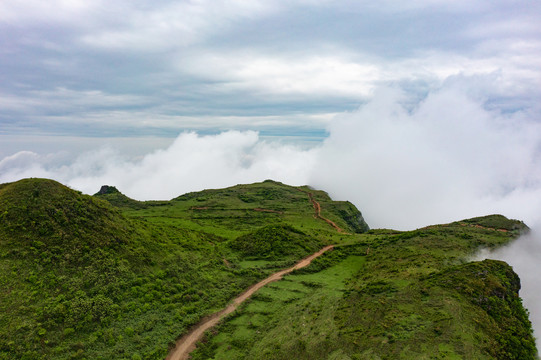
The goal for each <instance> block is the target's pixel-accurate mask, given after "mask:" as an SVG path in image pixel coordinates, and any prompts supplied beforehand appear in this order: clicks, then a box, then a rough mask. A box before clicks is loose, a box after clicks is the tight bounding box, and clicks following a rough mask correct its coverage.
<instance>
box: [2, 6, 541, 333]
mask: <svg viewBox="0 0 541 360" xmlns="http://www.w3.org/2000/svg"><path fill="white" fill-rule="evenodd" d="M540 59H541V2H539V1H514V0H501V1H489V0H468V1H463V0H454V1H450V0H445V1H444V0H411V1H407V2H404V1H391V0H382V1H377V2H375V1H362V0H356V1H350V0H344V1H340V2H336V1H326V0H319V1H316V0H288V1H283V0H274V1H273V0H265V1H263V0H250V1H241V0H229V1H220V0H214V1H206V0H193V1H178V0H177V1H168V0H153V1H150V0H130V1H127V0H116V1H114V2H111V1H107V2H106V1H105V0H94V1H86V0H85V1H83V0H69V1H67V0H50V1H46V2H44V1H37V0H18V1H2V2H0V182H9V181H15V180H18V179H21V178H25V177H47V178H52V179H56V180H58V181H60V182H62V183H64V184H66V185H69V186H70V187H72V188H74V189H77V190H81V191H83V192H84V193H87V194H93V193H95V192H97V191H98V190H99V188H100V186H101V185H104V184H108V185H113V186H117V187H118V188H119V189H120V190H121V191H122V192H123V193H125V194H127V195H128V196H131V197H133V198H136V199H140V200H146V199H171V198H173V197H176V196H178V195H180V194H183V193H186V192H189V191H197V190H202V189H205V188H219V187H226V186H231V185H235V184H238V183H251V182H255V181H262V180H265V179H274V180H278V181H282V182H285V183H288V184H291V185H303V184H308V185H311V186H314V187H316V188H319V189H323V190H326V191H327V192H328V193H329V194H330V195H331V196H332V197H333V198H334V199H336V200H349V201H351V202H353V203H354V204H355V205H356V206H357V207H358V208H359V209H360V210H361V211H362V213H363V215H364V217H365V219H366V220H367V222H368V224H369V225H370V226H371V227H373V228H376V227H386V228H395V229H402V230H409V229H415V228H419V227H422V226H427V225H431V224H435V223H446V222H451V221H455V220H459V219H464V218H469V217H474V216H481V215H486V214H492V213H501V214H503V215H506V216H508V217H510V218H518V219H521V220H524V221H525V222H526V223H527V224H528V225H529V226H530V227H532V228H534V229H537V230H539V229H541V101H539V100H540V99H541V66H540V64H541V61H540ZM539 233H541V232H539V231H536V232H534V234H539ZM532 239H534V240H532ZM516 243H517V244H518V245H513V246H517V247H518V248H513V247H511V248H509V249H508V250H505V251H508V252H507V253H505V254H503V255H502V254H497V255H498V256H500V257H505V258H509V259H511V260H510V263H511V264H512V265H513V263H514V264H517V265H516V269H520V268H522V269H530V268H528V267H527V266H523V265H524V264H522V265H521V262H524V263H526V262H525V261H527V264H531V266H533V267H534V268H535V269H537V270H536V271H535V273H539V271H541V269H539V265H536V262H535V259H537V254H541V240H540V239H539V238H538V237H536V236H533V237H530V238H528V240H524V241H522V242H520V241H517V242H516ZM526 245H527V246H528V249H530V247H533V248H535V249H536V250H535V251H529V250H528V251H526V252H525V251H521V249H524V247H525V246H526ZM525 253H528V254H529V257H521V256H516V254H525ZM517 259H518V260H517ZM513 266H515V265H513ZM526 271H529V272H530V273H531V269H530V270H526ZM519 275H521V277H522V274H519ZM527 284H528V285H527V287H528V289H529V290H525V291H526V292H525V294H532V293H533V292H535V291H537V289H538V288H539V281H537V280H536V279H533V280H527ZM532 284H533V285H532ZM532 289H533V290H532ZM530 298H531V297H530ZM533 303H538V301H530V304H533ZM534 312H535V313H536V314H541V310H537V309H535V310H534ZM536 316H537V318H538V319H540V320H541V316H540V315H536ZM540 322H541V321H537V325H536V327H537V328H539V329H540V330H538V332H541V324H539V323H540Z"/></svg>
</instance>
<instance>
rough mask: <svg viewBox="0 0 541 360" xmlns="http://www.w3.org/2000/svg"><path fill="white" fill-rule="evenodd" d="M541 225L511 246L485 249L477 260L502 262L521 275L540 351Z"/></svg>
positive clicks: (521, 291) (522, 293)
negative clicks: (540, 264)
mask: <svg viewBox="0 0 541 360" xmlns="http://www.w3.org/2000/svg"><path fill="white" fill-rule="evenodd" d="M540 230H541V224H539V223H537V224H536V226H535V228H534V229H533V230H532V231H531V232H530V233H528V234H526V235H523V236H521V237H520V238H519V239H517V240H515V241H514V242H513V243H511V244H510V245H508V246H506V247H504V248H501V249H497V250H495V251H488V250H483V251H481V252H480V253H479V254H478V255H477V256H476V258H475V260H483V259H495V260H502V261H505V262H506V263H508V264H509V265H511V266H512V267H513V270H514V271H515V272H516V273H517V274H518V275H519V277H520V283H521V290H520V297H521V298H522V299H523V301H524V306H525V307H526V309H528V311H529V313H530V321H531V322H532V325H533V328H534V336H536V338H537V348H538V349H539V348H541V338H540V336H541V292H540V291H539V289H540V288H541V281H540V280H539V258H540V257H541V232H540Z"/></svg>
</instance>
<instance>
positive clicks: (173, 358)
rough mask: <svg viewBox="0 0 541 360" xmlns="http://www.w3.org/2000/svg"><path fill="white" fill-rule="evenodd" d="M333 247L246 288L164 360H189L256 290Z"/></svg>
mask: <svg viewBox="0 0 541 360" xmlns="http://www.w3.org/2000/svg"><path fill="white" fill-rule="evenodd" d="M333 247H334V245H328V246H325V247H324V248H323V249H321V250H319V251H318V252H316V253H314V254H312V255H310V256H308V257H306V258H304V259H302V260H301V261H299V262H298V263H297V264H295V265H294V266H292V267H290V268H287V269H284V270H280V271H278V272H276V273H274V274H272V275H270V276H269V277H267V278H266V279H264V280H261V281H260V282H258V283H257V284H255V285H252V286H251V287H249V288H248V290H246V291H245V292H243V293H242V294H240V295H239V296H238V297H236V298H235V299H234V300H233V301H232V302H231V303H230V304H229V305H227V307H226V308H225V309H223V310H221V311H218V312H217V313H214V314H212V315H209V316H208V317H206V318H204V319H203V320H201V322H199V324H197V325H195V326H194V327H193V328H192V329H191V330H190V331H189V332H188V333H187V334H186V335H184V336H183V337H181V338H180V339H179V340H178V341H177V344H176V346H175V348H174V349H173V350H171V352H170V353H169V355H168V356H167V358H166V360H186V359H188V358H189V356H190V353H191V352H192V351H193V350H195V348H196V343H197V342H198V341H199V340H201V338H202V337H203V334H204V333H205V331H207V330H208V329H210V328H212V327H214V326H216V324H218V322H219V321H220V320H221V319H222V318H223V317H224V316H226V315H228V314H230V313H232V312H233V311H235V309H236V308H237V307H238V306H239V305H240V304H242V303H243V302H244V301H245V300H246V299H248V298H249V297H250V296H252V295H253V294H254V293H255V292H256V291H257V290H259V289H261V288H262V287H263V286H265V285H267V284H268V283H271V282H273V281H278V280H280V279H281V278H282V277H283V276H284V275H286V274H289V273H290V272H292V271H293V270H297V269H300V268H303V267H305V266H308V265H310V263H311V262H312V260H314V259H315V258H317V257H318V256H321V255H322V254H323V253H324V252H326V251H328V250H330V249H332V248H333Z"/></svg>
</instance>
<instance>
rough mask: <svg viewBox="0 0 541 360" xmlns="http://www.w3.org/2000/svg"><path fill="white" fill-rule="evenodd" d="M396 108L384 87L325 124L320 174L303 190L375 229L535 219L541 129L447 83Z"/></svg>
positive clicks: (540, 201)
mask: <svg viewBox="0 0 541 360" xmlns="http://www.w3.org/2000/svg"><path fill="white" fill-rule="evenodd" d="M402 102H407V97H406V95H405V94H404V93H401V92H399V91H396V90H389V89H385V90H383V91H381V92H380V93H378V94H376V95H375V97H374V99H373V100H372V101H371V102H370V103H369V104H367V105H366V106H364V107H361V108H360V109H359V111H357V112H353V113H350V114H345V115H343V116H342V117H340V118H339V119H337V120H336V121H335V122H333V123H331V125H330V128H329V133H330V136H329V137H328V138H327V139H326V140H325V142H324V144H323V147H322V149H321V153H320V157H319V158H318V161H317V163H316V167H317V168H319V169H325V170H324V171H321V172H318V173H316V174H314V175H312V177H311V178H310V183H311V184H314V185H316V186H317V187H319V188H324V189H328V190H329V191H330V193H331V195H334V196H335V197H336V198H339V199H344V200H345V199H349V200H351V201H353V202H354V203H355V204H356V205H357V206H358V207H359V208H360V209H364V211H365V216H366V218H367V221H368V223H369V224H370V225H372V226H376V227H380V226H390V227H396V228H402V229H411V228H413V227H421V226H425V225H429V224H434V223H442V222H449V221H454V220H458V219H462V218H466V217H473V216H479V215H484V214H490V213H503V214H505V215H507V216H511V217H518V218H521V219H524V220H526V221H530V223H531V222H532V221H537V220H538V213H539V210H541V198H540V197H539V196H538V195H539V194H541V191H540V190H541V171H540V170H539V169H541V166H540V165H541V164H540V161H541V159H540V156H539V150H540V146H541V135H540V134H541V129H540V126H541V124H539V123H536V122H531V121H526V120H525V119H524V116H523V115H524V114H522V113H520V112H518V113H514V114H506V115H503V114H501V113H499V112H495V111H490V110H487V109H485V108H484V106H483V104H482V103H479V102H477V101H475V100H473V99H472V98H471V97H468V96H466V95H465V94H464V93H463V92H461V91H460V89H459V88H457V87H454V86H448V87H445V88H442V89H440V90H439V91H435V92H431V93H429V94H428V96H427V97H426V98H425V99H424V100H422V101H421V102H420V103H418V104H417V106H416V107H415V108H414V109H413V110H411V111H408V110H407V109H405V108H404V107H403V106H402V105H401V103H402ZM519 203H520V205H519Z"/></svg>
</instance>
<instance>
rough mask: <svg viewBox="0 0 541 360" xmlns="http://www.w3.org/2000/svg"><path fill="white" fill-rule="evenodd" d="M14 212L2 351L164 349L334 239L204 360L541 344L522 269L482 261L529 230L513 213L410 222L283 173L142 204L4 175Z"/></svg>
mask: <svg viewBox="0 0 541 360" xmlns="http://www.w3.org/2000/svg"><path fill="white" fill-rule="evenodd" d="M309 193H310V194H312V196H313V198H314V199H315V200H316V201H317V202H318V203H319V204H320V205H321V217H323V218H325V219H328V220H329V221H330V222H332V223H334V224H335V225H336V226H337V227H339V228H340V229H342V230H343V231H342V232H338V231H337V230H336V228H334V227H332V226H330V225H329V223H328V222H326V221H322V219H321V218H317V217H316V216H315V209H314V204H313V203H312V202H311V201H310V199H309V195H308V194H309ZM0 221H1V226H0V359H10V360H11V359H132V360H137V359H163V358H165V356H166V354H167V353H168V349H169V347H170V346H172V344H173V343H174V341H175V339H177V338H178V337H180V336H181V335H182V334H183V333H185V332H186V331H187V329H189V328H190V327H191V326H192V325H193V324H195V323H197V322H198V321H199V320H200V319H201V318H202V317H204V316H206V315H208V314H211V313H214V312H216V311H217V310H219V309H221V308H223V307H224V306H225V305H226V304H227V302H228V301H229V300H230V299H232V298H233V297H235V295H237V294H239V293H240V292H242V291H243V290H244V289H246V288H247V287H249V286H250V285H251V284H253V283H255V282H256V281H258V280H260V279H262V278H264V277H266V276H267V275H269V274H271V273H273V272H275V271H277V270H278V269H281V268H285V267H287V266H289V265H291V264H293V263H294V262H295V261H296V260H298V259H300V258H302V257H304V256H306V255H308V254H310V253H312V252H314V251H315V250H317V249H319V248H321V247H323V246H325V245H328V244H336V245H337V246H336V247H335V249H334V250H333V251H332V252H330V253H328V254H325V255H324V256H322V257H320V258H318V259H316V260H315V261H314V263H313V264H312V265H310V266H309V267H308V268H306V269H303V270H299V271H297V272H295V273H293V274H291V275H289V276H287V277H286V278H285V279H284V280H283V281H280V282H277V283H273V284H272V285H270V286H268V287H266V288H264V289H262V290H261V291H260V292H258V293H257V294H256V295H255V296H254V297H253V298H252V299H251V300H250V302H249V303H247V304H245V305H243V306H242V308H240V309H239V311H236V312H235V313H233V314H232V315H231V316H230V317H229V318H228V319H227V321H224V322H223V323H222V324H221V325H220V326H219V328H216V329H213V330H212V331H211V332H210V333H209V334H208V335H207V339H206V342H205V344H204V345H203V346H200V348H199V350H197V352H195V353H194V355H193V356H194V358H197V359H207V358H217V359H237V358H238V359H241V358H246V359H259V358H268V359H286V358H287V359H292V358H295V359H320V358H322V359H323V358H325V359H327V358H328V359H349V358H351V359H356V358H357V359H378V358H381V359H400V358H402V359H423V358H427V359H428V358H438V357H439V358H456V359H474V358H475V359H477V358H478V359H491V358H497V359H530V358H533V356H534V355H535V347H534V345H533V339H532V335H531V327H530V324H529V321H528V319H527V313H526V312H525V310H524V309H523V308H522V305H521V303H520V298H519V297H518V296H517V293H518V289H519V279H518V278H517V277H516V275H515V274H514V273H513V272H512V270H511V269H510V268H509V267H508V266H507V265H506V264H504V263H501V262H494V261H486V262H482V263H468V262H467V259H468V257H469V256H471V254H472V253H473V252H475V251H476V250H477V249H479V248H482V247H489V248H491V247H497V246H500V245H502V244H505V243H508V242H509V241H511V240H512V239H514V238H516V237H517V235H518V234H519V233H520V232H521V231H524V230H525V229H526V228H525V226H524V224H522V223H520V222H518V221H513V220H508V219H506V218H504V217H502V216H489V217H482V218H475V219H469V220H464V221H461V222H457V223H453V224H447V225H439V226H433V227H429V228H425V229H419V230H417V231H412V232H405V233H402V232H397V231H392V230H368V226H367V224H366V223H365V222H364V220H363V218H362V215H361V213H360V212H359V211H358V210H357V209H356V208H355V207H354V206H353V205H352V204H350V203H348V202H334V201H332V200H331V199H330V198H329V197H328V195H327V194H326V193H325V192H323V191H317V190H314V189H310V188H308V187H301V188H296V187H291V186H287V185H284V184H281V183H277V182H274V181H265V182H263V183H257V184H251V185H237V186H234V187H231V188H227V189H221V190H205V191H202V192H197V193H189V194H185V195H182V196H180V197H177V198H175V199H172V200H171V201H148V202H139V201H135V200H133V199H129V198H127V197H126V196H124V195H123V194H121V193H120V192H119V191H118V190H117V189H115V188H113V187H107V188H103V189H102V191H100V193H99V194H97V195H96V196H87V195H83V194H81V193H79V192H77V191H74V190H71V189H69V188H67V187H65V186H63V185H61V184H59V183H56V182H54V181H51V180H44V179H27V180H22V181H19V182H16V183H9V184H2V185H0Z"/></svg>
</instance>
